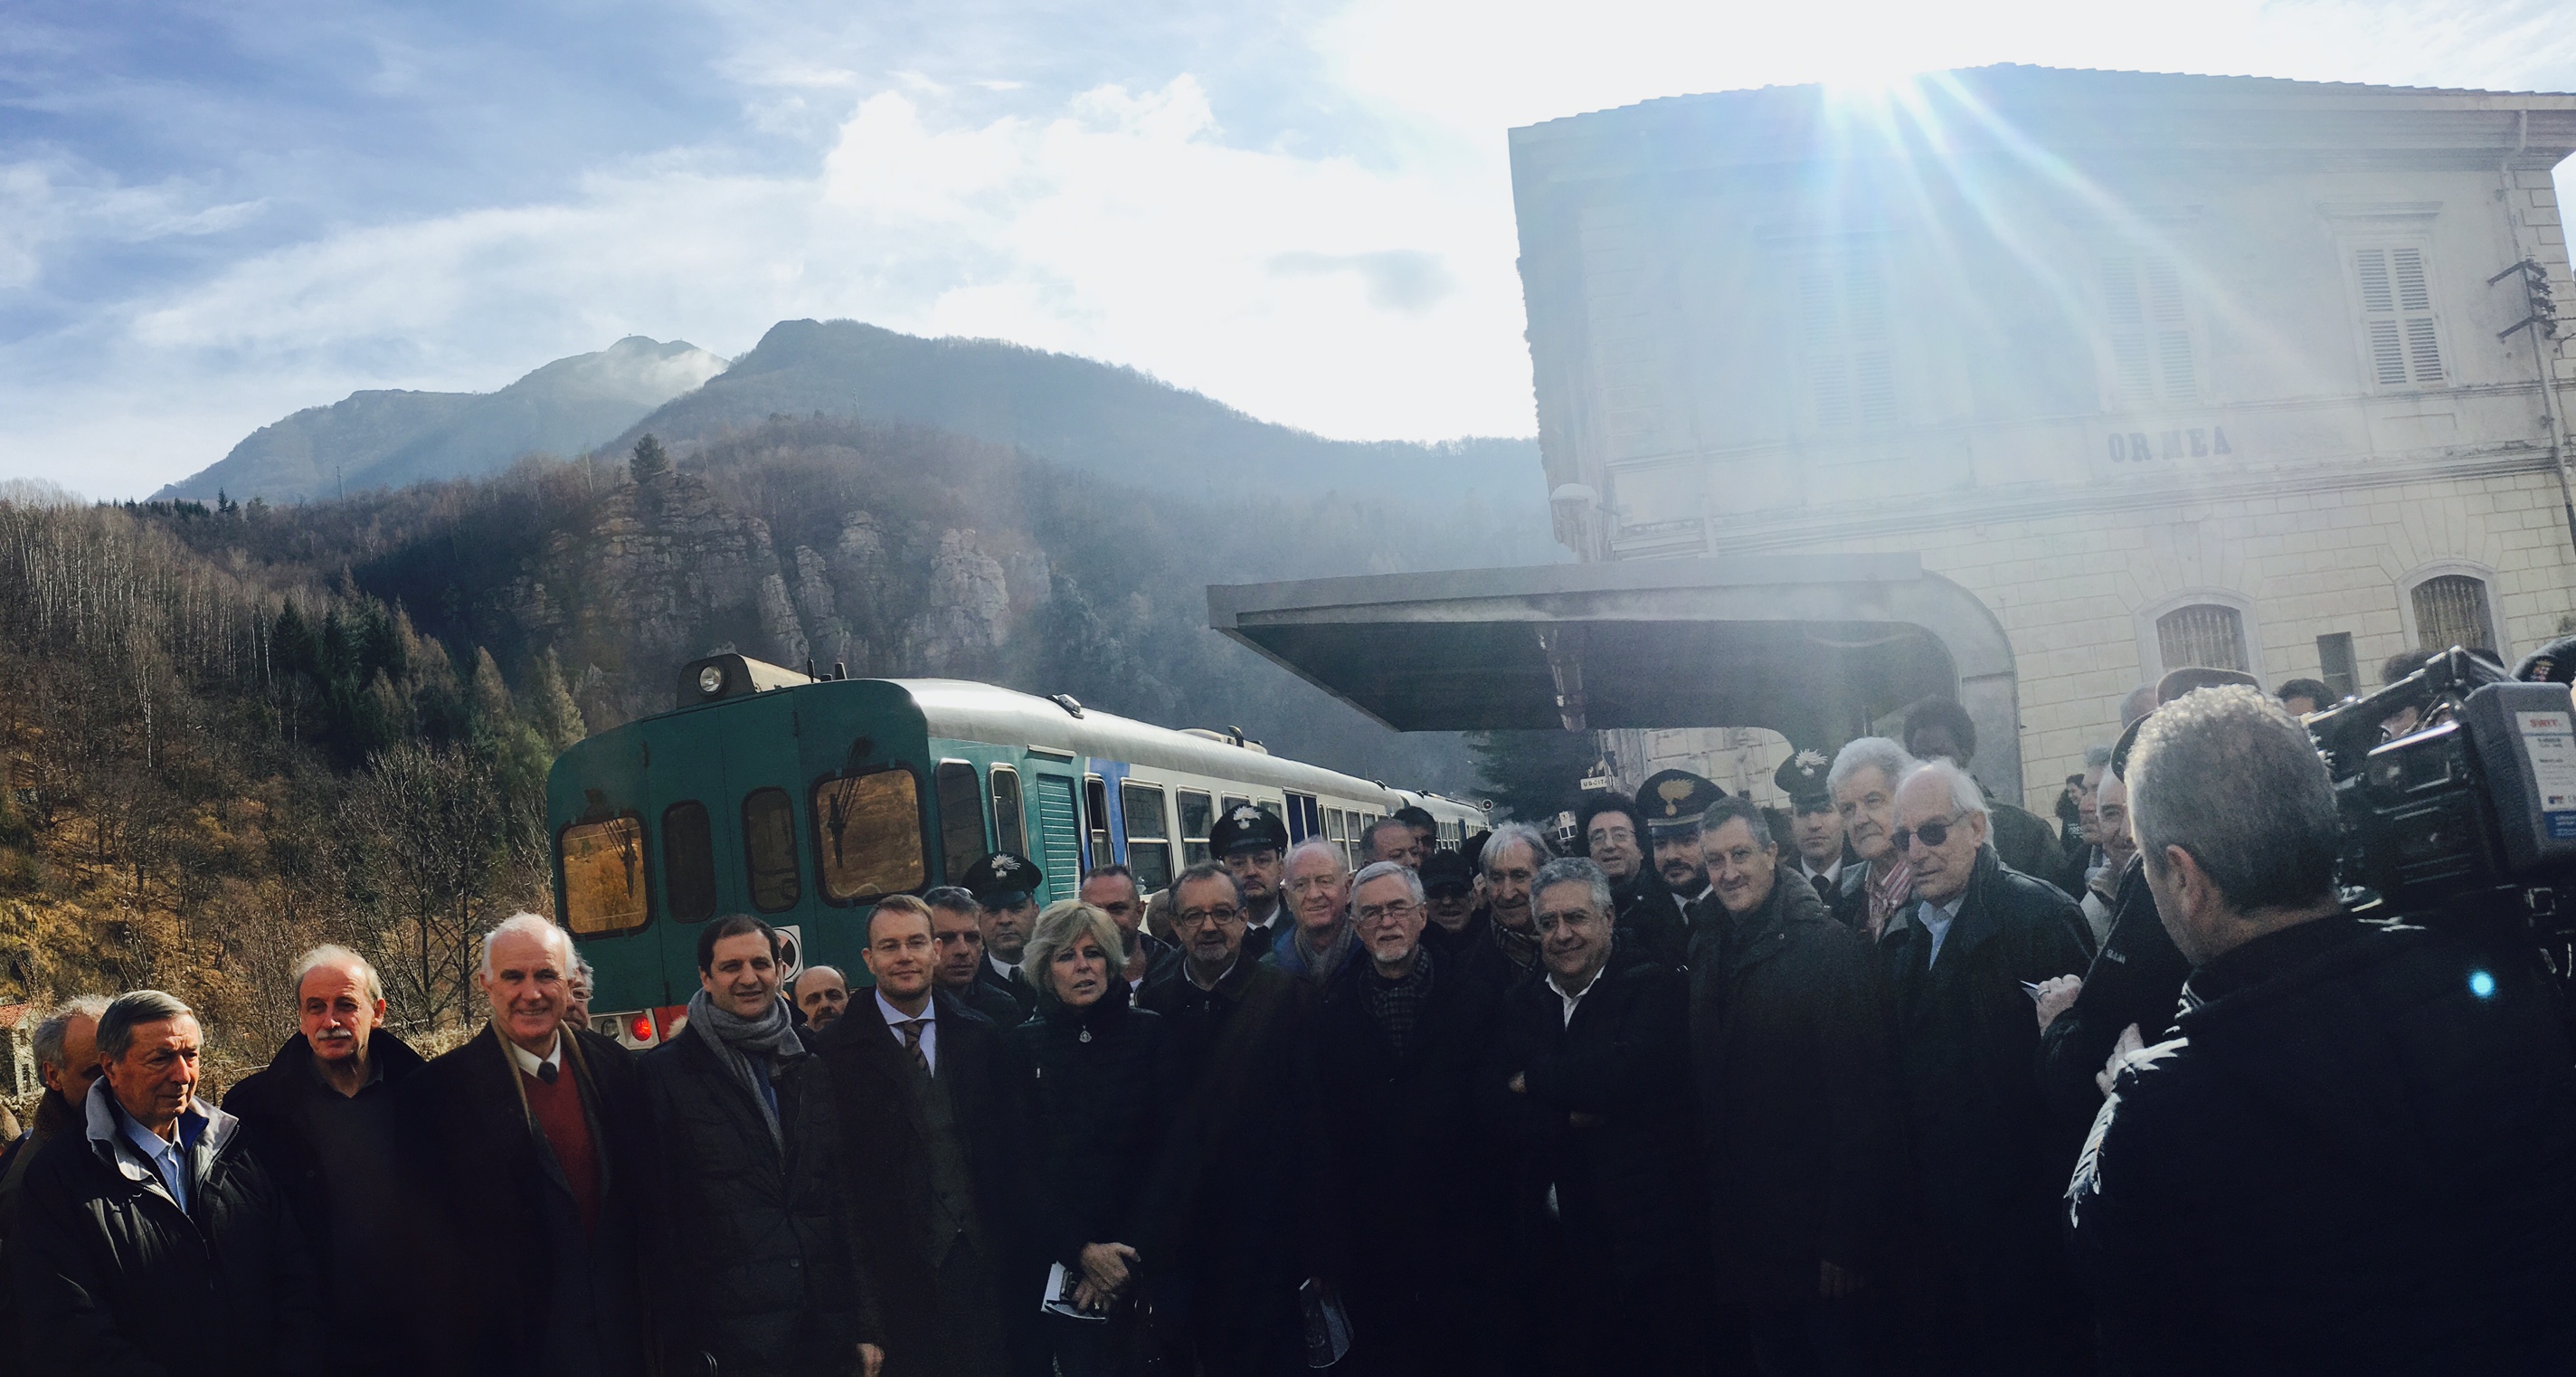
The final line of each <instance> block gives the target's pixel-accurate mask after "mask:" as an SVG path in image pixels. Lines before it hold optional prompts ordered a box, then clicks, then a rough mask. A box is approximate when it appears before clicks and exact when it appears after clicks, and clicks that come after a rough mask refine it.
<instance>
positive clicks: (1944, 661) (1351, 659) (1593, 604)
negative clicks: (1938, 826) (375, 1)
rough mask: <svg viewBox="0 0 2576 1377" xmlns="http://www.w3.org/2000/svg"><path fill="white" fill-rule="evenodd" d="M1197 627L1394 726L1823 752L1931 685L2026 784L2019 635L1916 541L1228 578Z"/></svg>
mask: <svg viewBox="0 0 2576 1377" xmlns="http://www.w3.org/2000/svg"><path fill="white" fill-rule="evenodd" d="M1208 622H1209V625H1211V626H1213V627H1215V628H1216V629H1217V630H1219V631H1222V632H1224V633H1225V634H1226V635H1228V636H1231V637H1233V638H1234V639H1235V640H1238V641H1241V642H1242V643H1244V644H1245V645H1248V646H1250V647H1252V648H1253V649H1255V650H1257V651H1259V652H1261V653H1262V654H1263V655H1265V656H1267V657H1269V658H1270V659H1271V660H1272V661H1274V662H1276V663H1277V664H1279V665H1281V666H1282V667H1284V668H1286V669H1288V670H1289V671H1290V672H1292V673H1294V674H1296V675H1297V676H1298V677H1300V678H1302V679H1304V680H1306V681H1307V682H1309V683H1312V684H1314V685H1315V686H1317V687H1318V688H1321V689H1323V690H1324V691H1325V692H1327V693H1330V694H1332V695H1333V696H1334V697H1336V698H1339V699H1341V700H1342V701H1343V702H1345V703H1348V704H1350V705H1351V706H1352V707H1354V708H1357V709H1358V710H1359V711H1361V712H1363V713H1366V714H1367V715H1369V716H1370V717H1373V718H1375V719H1377V720H1378V721H1380V722H1383V723H1385V724H1387V725H1388V726H1390V727H1393V728H1395V729H1397V730H1399V731H1477V730H1494V731H1503V730H1528V729H1547V728H1564V729H1568V730H1580V729H1583V728H1587V727H1588V728H1605V727H1645V728H1670V727H1768V728H1770V729H1771V730H1773V731H1776V732H1779V733H1780V734H1781V735H1783V736H1786V737H1787V738H1789V740H1790V741H1791V742H1793V743H1795V744H1797V745H1799V746H1802V747H1809V746H1811V747H1814V748H1816V749H1820V750H1831V749H1833V748H1835V747H1837V746H1839V745H1840V744H1841V743H1842V742H1844V741H1847V740H1849V739H1851V738H1852V737H1855V736H1861V735H1866V734H1867V733H1868V732H1869V730H1870V729H1871V724H1872V723H1873V722H1876V721H1878V720H1880V719H1882V718H1884V717H1885V716H1886V715H1887V714H1889V713H1892V712H1894V711H1896V710H1898V709H1900V708H1902V707H1904V706H1905V705H1906V704H1908V703H1911V702H1914V701H1915V700H1917V699H1920V698H1923V697H1926V696H1930V695H1935V694H1938V695H1942V696H1947V697H1953V698H1956V699H1958V700H1959V701H1960V702H1961V703H1962V704H1964V705H1965V706H1966V707H1967V709H1968V712H1969V716H1970V717H1971V719H1972V720H1974V721H1975V722H1976V723H1977V735H1978V738H1979V749H1978V754H1977V767H1978V768H1977V773H1978V775H1979V776H1980V777H1983V778H1988V779H1991V780H1994V781H1995V782H1996V783H1998V784H2002V783H2003V782H2005V781H2011V782H2012V784H2015V785H2017V784H2018V783H2019V781H2020V778H2021V761H2020V732H2019V725H2018V721H2017V717H2018V692H2017V688H2016V681H2015V677H2014V670H2013V653H2012V646H2011V643H2010V642H2009V641H2008V640H2006V639H2005V636H2004V631H2003V627H2002V625H2001V624H2000V623H1998V622H1997V621H1996V620H1995V617H1994V614H1993V613H1992V612H1990V611H1989V610H1988V609H1987V608H1986V606H1985V605H1984V604H1983V603H1981V602H1979V601H1978V600H1977V598H1976V597H1975V595H1973V594H1971V593H1969V592H1968V591H1967V590H1966V589H1964V588H1961V587H1960V586H1959V585H1957V584H1955V583H1952V582H1951V581H1950V580H1948V579H1945V578H1943V577H1941V576H1940V575H1938V574H1932V573H1927V572H1925V571H1924V569H1923V565H1922V561H1921V560H1920V559H1919V558H1918V557H1916V556H1914V555H1910V554H1901V555H1830V556H1820V555H1791V556H1784V555H1764V556H1761V557H1759V558H1722V559H1655V560H1631V561H1624V562H1609V563H1593V564H1548V565H1529V566H1524V567H1520V568H1509V569H1451V570H1442V571H1438V572H1433V573H1421V574H1377V575H1368V576H1365V577H1358V578H1336V579H1306V580H1300V581H1296V582H1288V583H1258V584H1220V585H1213V586H1211V587H1210V588H1209V589H1208ZM2007 787H2009V786H2007Z"/></svg>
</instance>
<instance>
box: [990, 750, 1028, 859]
mask: <svg viewBox="0 0 2576 1377" xmlns="http://www.w3.org/2000/svg"><path fill="white" fill-rule="evenodd" d="M993 849H994V850H996V851H1008V852H1010V853H1012V854H1013V855H1017V856H1027V855H1030V854H1031V853H1030V851H1029V825H1028V823H1027V822H1026V821H1025V820H1024V819H1023V818H1022V817H1021V814H1020V772H1019V771H1017V770H1014V769H1011V768H1010V767H1009V766H1006V765H996V766H994V767H993Z"/></svg>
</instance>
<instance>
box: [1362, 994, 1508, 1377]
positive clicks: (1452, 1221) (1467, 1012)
mask: <svg viewBox="0 0 2576 1377" xmlns="http://www.w3.org/2000/svg"><path fill="white" fill-rule="evenodd" d="M1417 959H1418V960H1430V961H1432V967H1431V989H1430V992H1429V994H1428V995H1427V997H1425V999H1424V1000H1423V1002H1422V1007H1421V1010H1420V1014H1419V1017H1418V1019H1417V1021H1416V1024H1415V1027H1414V1031H1413V1036H1412V1039H1411V1041H1410V1043H1409V1044H1408V1045H1407V1046H1406V1048H1405V1050H1404V1053H1403V1054H1402V1055H1401V1056H1399V1055H1397V1053H1396V1051H1395V1049H1394V1047H1393V1045H1392V1044H1391V1043H1390V1042H1389V1041H1388V1040H1387V1038H1386V1035H1385V1034H1384V1033H1383V1032H1382V1031H1381V1030H1380V1029H1379V1027H1378V1024H1377V1021H1376V1020H1375V1019H1374V1018H1373V1017H1372V1016H1371V1015H1370V1012H1369V1001H1368V996H1367V990H1366V989H1365V987H1364V986H1363V984H1362V982H1363V981H1365V980H1367V979H1370V978H1371V976H1372V972H1373V969H1374V967H1373V963H1372V962H1370V961H1369V960H1368V959H1367V958H1366V957H1365V955H1363V956H1362V957H1359V958H1355V959H1353V960H1352V961H1351V962H1349V963H1348V964H1347V965H1345V966H1344V967H1343V968H1342V969H1341V970H1339V971H1336V972H1335V973H1334V975H1333V979H1332V980H1331V981H1330V982H1329V983H1328V984H1327V985H1326V986H1325V990H1324V999H1323V1004H1322V1007H1321V1008H1320V1010H1319V1011H1318V1013H1317V1017H1316V1028H1315V1059H1316V1067H1317V1072H1316V1077H1317V1081H1318V1083H1319V1085H1320V1086H1321V1087H1322V1108H1323V1125H1324V1132H1325V1134H1326V1135H1327V1153H1328V1157H1329V1160H1330V1161H1331V1163H1332V1166H1333V1172H1334V1179H1333V1183H1332V1188H1331V1190H1332V1198H1331V1201H1330V1203H1329V1206H1328V1208H1329V1209H1331V1210H1332V1211H1333V1217H1334V1218H1335V1220H1336V1221H1337V1226H1338V1227H1337V1228H1336V1230H1335V1233H1334V1237H1333V1241H1332V1243H1331V1244H1330V1245H1328V1247H1329V1249H1330V1259H1329V1264H1328V1265H1329V1266H1330V1272H1329V1275H1330V1276H1332V1277H1333V1278H1334V1279H1335V1280H1336V1281H1337V1282H1338V1283H1339V1284H1340V1286H1341V1293H1342V1296H1343V1298H1344V1300H1345V1302H1346V1303H1347V1304H1348V1305H1349V1306H1350V1310H1351V1324H1352V1328H1353V1335H1352V1342H1353V1343H1354V1344H1355V1345H1360V1346H1364V1347H1365V1348H1366V1349H1367V1351H1368V1352H1369V1353H1370V1354H1371V1355H1372V1357H1371V1359H1370V1361H1371V1362H1372V1363H1373V1364H1375V1365H1376V1366H1378V1367H1380V1368H1384V1369H1386V1370H1392V1371H1404V1372H1411V1373H1418V1374H1431V1373H1445V1372H1453V1371H1455V1372H1471V1371H1474V1372H1483V1371H1490V1370H1492V1367H1493V1362H1492V1359H1493V1357H1494V1355H1493V1354H1492V1353H1490V1352H1488V1351H1486V1350H1488V1349H1490V1348H1491V1347H1492V1346H1493V1344H1494V1343H1495V1341H1496V1339H1497V1338H1498V1335H1499V1331H1498V1329H1497V1326H1496V1325H1495V1324H1494V1323H1493V1322H1492V1318H1491V1311H1492V1308H1493V1307H1494V1306H1497V1305H1501V1304H1503V1303H1505V1302H1504V1299H1503V1298H1504V1296H1505V1295H1506V1294H1508V1293H1507V1292H1504V1291H1499V1290H1497V1289H1496V1288H1497V1287H1499V1286H1507V1285H1510V1284H1512V1283H1513V1282H1514V1281H1515V1280H1516V1279H1514V1278H1511V1277H1509V1276H1507V1275H1506V1274H1505V1273H1504V1272H1503V1271H1502V1270H1501V1269H1500V1268H1499V1267H1498V1266H1497V1265H1496V1264H1497V1262H1498V1260H1499V1255H1500V1253H1501V1252H1502V1251H1503V1249H1502V1243H1503V1239H1504V1237H1505V1230H1506V1219H1507V1206H1506V1204H1505V1199H1504V1190H1503V1182H1504V1179H1505V1173H1504V1170H1503V1164H1502V1159H1501V1154H1500V1153H1499V1152H1498V1151H1497V1145H1496V1142H1495V1134H1494V1132H1493V1126H1492V1124H1491V1121H1490V1120H1489V1119H1488V1118H1486V1117H1485V1116H1484V1115H1483V1114H1482V1113H1481V1106H1480V1096H1479V1094H1478V1088H1479V1084H1480V1078H1479V1073H1480V1072H1481V1070H1482V1069H1483V1064H1484V1059H1485V1056H1486V1053H1487V1050H1488V1048H1489V1047H1490V1044H1491V1041H1492V1038H1493V1030H1494V1019H1495V1016H1496V1014H1497V1012H1498V1010H1499V1006H1500V996H1498V995H1497V994H1496V993H1495V992H1494V990H1493V988H1492V987H1491V986H1490V985H1488V984H1486V983H1484V982H1482V981H1479V980H1473V979H1469V978H1466V977H1465V976H1463V975H1461V974H1460V973H1459V972H1457V971H1455V970H1451V969H1449V968H1446V967H1443V966H1442V965H1440V964H1439V962H1438V961H1437V959H1436V958H1433V957H1431V956H1429V954H1428V953H1423V954H1421V955H1419V956H1417ZM1444 972H1445V973H1444Z"/></svg>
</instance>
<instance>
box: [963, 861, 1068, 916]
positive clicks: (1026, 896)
mask: <svg viewBox="0 0 2576 1377" xmlns="http://www.w3.org/2000/svg"><path fill="white" fill-rule="evenodd" d="M957 883H958V884H960V885H961V886H963V887H964V888H965V889H966V891H967V892H968V893H970V894H973V895H974V896H975V902H976V903H979V904H982V905H983V906H984V907H986V908H1018V907H1019V906H1020V905H1022V904H1025V903H1027V902H1029V900H1030V898H1031V897H1032V896H1034V895H1035V894H1036V893H1037V891H1038V886H1040V885H1042V884H1045V883H1046V873H1045V872H1044V871H1041V870H1039V869H1038V866H1037V862H1035V861H1032V860H1030V859H1029V858H1028V857H1026V856H1023V855H1020V854H1018V853H1017V852H1012V851H996V852H994V853H993V854H992V855H989V856H986V857H985V858H984V859H982V860H980V861H977V862H975V863H974V864H973V865H970V866H968V867H966V873H965V874H964V875H963V876H961V877H959V879H958V881H957Z"/></svg>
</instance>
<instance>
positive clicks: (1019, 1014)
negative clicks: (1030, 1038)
mask: <svg viewBox="0 0 2576 1377" xmlns="http://www.w3.org/2000/svg"><path fill="white" fill-rule="evenodd" d="M966 1005H967V1007H968V1008H971V1009H973V1010H974V1011H975V1012H977V1013H979V1014H982V1015H983V1016H984V1017H986V1018H989V1019H991V1020H993V1022H994V1024H995V1025H996V1026H998V1027H1002V1028H1017V1027H1019V1026H1020V1025H1021V1024H1023V1023H1026V1022H1028V1020H1029V1015H1030V1014H1033V1013H1035V1012H1037V1007H1038V993H1037V991H1036V990H1033V989H1031V988H1030V987H1029V986H1027V985H1025V984H1023V983H1021V982H1020V981H1017V980H1014V979H1012V978H1011V977H1009V976H1007V975H1004V974H1002V973H1001V972H1000V971H998V970H996V969H994V967H993V959H992V958H991V957H989V956H988V957H986V958H984V959H983V960H981V961H978V962H976V963H975V984H974V987H973V988H972V989H971V990H970V991H969V992H968V993H967V996H966ZM1006 1011H1007V1013H1006Z"/></svg>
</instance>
